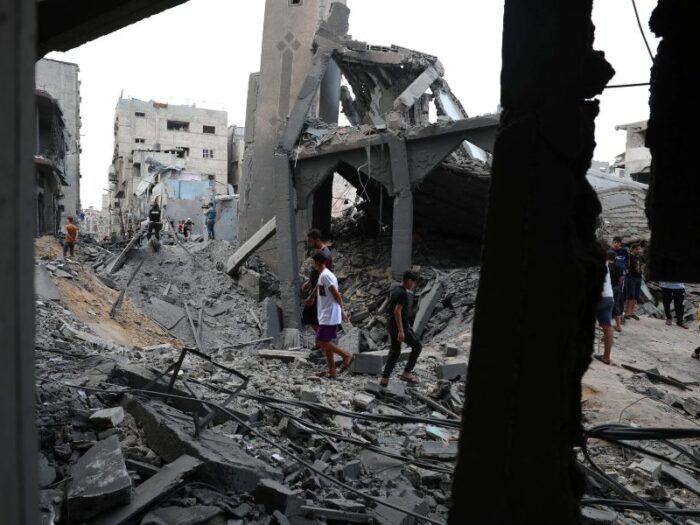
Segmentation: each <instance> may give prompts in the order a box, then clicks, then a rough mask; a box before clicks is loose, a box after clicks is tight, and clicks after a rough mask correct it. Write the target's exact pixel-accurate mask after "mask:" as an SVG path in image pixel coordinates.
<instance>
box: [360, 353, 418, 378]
mask: <svg viewBox="0 0 700 525" xmlns="http://www.w3.org/2000/svg"><path fill="white" fill-rule="evenodd" d="M409 355H411V350H410V349H408V348H406V349H403V350H401V354H400V355H399V363H400V362H401V361H405V360H407V359H408V356H409ZM388 357H389V350H377V351H375V352H364V353H361V354H355V358H354V359H353V361H352V365H351V366H350V371H351V372H353V373H355V374H370V375H379V374H381V373H382V371H383V370H384V365H385V364H386V361H387V359H388Z"/></svg>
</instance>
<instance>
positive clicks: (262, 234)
mask: <svg viewBox="0 0 700 525" xmlns="http://www.w3.org/2000/svg"><path fill="white" fill-rule="evenodd" d="M275 231H277V219H276V218H275V217H273V218H272V219H270V220H269V221H268V222H267V223H266V224H265V226H263V227H262V228H260V229H259V230H258V231H257V232H255V234H254V235H253V236H252V237H251V238H250V239H248V240H247V241H246V242H245V243H244V244H243V246H241V247H240V248H238V250H236V253H234V254H233V255H232V256H231V257H230V258H229V260H228V263H227V265H226V273H228V274H229V275H230V276H231V277H236V276H237V275H238V271H239V270H240V269H241V266H243V265H244V264H245V262H246V261H247V260H248V258H249V257H250V256H251V255H253V254H254V253H255V252H256V250H257V249H258V248H260V247H261V246H262V245H263V244H265V243H266V242H267V241H268V240H270V239H271V238H272V236H273V235H274V234H275Z"/></svg>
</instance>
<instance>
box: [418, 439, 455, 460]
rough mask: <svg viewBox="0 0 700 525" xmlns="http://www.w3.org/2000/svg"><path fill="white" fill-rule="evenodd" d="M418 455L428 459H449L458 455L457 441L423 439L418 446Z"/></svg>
mask: <svg viewBox="0 0 700 525" xmlns="http://www.w3.org/2000/svg"><path fill="white" fill-rule="evenodd" d="M417 452H418V456H419V457H421V458H426V459H440V460H449V459H455V458H456V457H457V443H456V442H450V443H443V442H439V441H423V442H422V443H421V444H420V445H419V446H418V451H417Z"/></svg>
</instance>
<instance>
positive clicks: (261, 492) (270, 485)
mask: <svg viewBox="0 0 700 525" xmlns="http://www.w3.org/2000/svg"><path fill="white" fill-rule="evenodd" d="M253 497H254V498H255V502H256V503H257V504H258V505H264V506H265V509H266V510H267V512H270V513H272V512H274V511H276V510H278V511H280V512H282V513H283V514H284V515H285V516H297V515H299V513H300V511H301V506H302V505H303V500H302V499H301V497H300V496H299V493H298V492H295V491H293V490H291V489H290V488H289V487H286V486H284V485H282V484H281V483H278V482H277V481H275V480H272V479H261V480H260V482H259V483H258V485H257V487H256V488H255V492H253Z"/></svg>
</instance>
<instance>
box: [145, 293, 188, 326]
mask: <svg viewBox="0 0 700 525" xmlns="http://www.w3.org/2000/svg"><path fill="white" fill-rule="evenodd" d="M149 302H150V306H148V307H147V311H148V313H149V314H150V316H151V317H153V320H154V321H156V322H157V323H158V324H159V325H161V326H163V327H164V328H166V329H167V330H172V329H173V328H175V326H176V325H177V324H178V323H179V322H180V321H182V319H184V317H185V310H184V309H183V308H182V307H181V306H177V305H174V304H171V303H169V302H168V301H164V300H163V299H161V298H160V297H151V299H150V301H149Z"/></svg>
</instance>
